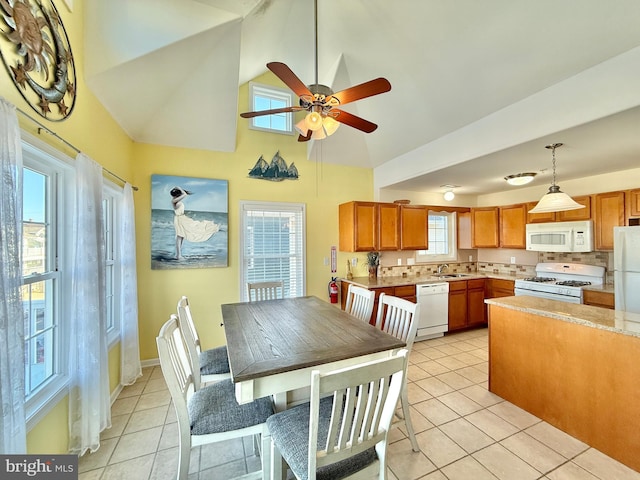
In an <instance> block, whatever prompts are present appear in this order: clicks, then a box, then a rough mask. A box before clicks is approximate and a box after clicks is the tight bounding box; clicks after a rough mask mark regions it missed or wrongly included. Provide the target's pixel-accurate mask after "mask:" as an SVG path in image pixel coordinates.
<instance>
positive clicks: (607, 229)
mask: <svg viewBox="0 0 640 480" xmlns="http://www.w3.org/2000/svg"><path fill="white" fill-rule="evenodd" d="M593 198H594V203H595V215H594V237H595V248H596V250H613V227H620V226H623V225H624V224H625V214H624V192H608V193H598V194H596V195H594V196H593Z"/></svg>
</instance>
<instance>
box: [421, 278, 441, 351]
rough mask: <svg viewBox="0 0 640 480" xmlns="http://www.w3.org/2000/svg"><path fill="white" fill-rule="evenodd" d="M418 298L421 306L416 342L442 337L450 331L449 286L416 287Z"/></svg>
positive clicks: (436, 284) (427, 285) (426, 285)
mask: <svg viewBox="0 0 640 480" xmlns="http://www.w3.org/2000/svg"><path fill="white" fill-rule="evenodd" d="M416 298H417V302H418V303H419V304H420V316H419V318H418V331H417V333H416V341H420V340H427V339H429V338H436V337H442V336H443V335H444V333H445V332H446V331H448V330H449V284H448V283H447V282H442V283H425V284H421V285H416Z"/></svg>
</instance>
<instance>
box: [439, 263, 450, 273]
mask: <svg viewBox="0 0 640 480" xmlns="http://www.w3.org/2000/svg"><path fill="white" fill-rule="evenodd" d="M448 268H449V264H448V263H443V264H442V265H438V273H439V274H440V273H442V271H443V270H447V269H448Z"/></svg>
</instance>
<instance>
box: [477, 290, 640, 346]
mask: <svg viewBox="0 0 640 480" xmlns="http://www.w3.org/2000/svg"><path fill="white" fill-rule="evenodd" d="M485 303H487V304H489V305H496V306H499V307H503V308H508V309H511V310H517V311H520V312H526V313H532V314H535V315H540V316H542V317H549V318H555V319H558V320H562V321H565V322H571V323H577V324H580V325H584V326H587V327H592V328H599V329H602V330H608V331H611V332H616V333H621V334H624V335H631V336H634V337H638V338H640V314H638V313H631V312H623V311H621V310H610V309H608V308H600V307H592V306H590V305H580V304H573V303H566V302H560V301H558V300H549V299H545V298H538V297H530V296H527V295H521V296H517V297H502V298H487V299H486V300H485Z"/></svg>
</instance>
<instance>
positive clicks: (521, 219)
mask: <svg viewBox="0 0 640 480" xmlns="http://www.w3.org/2000/svg"><path fill="white" fill-rule="evenodd" d="M499 220H500V246H501V247H502V248H526V246H527V243H526V235H525V230H526V225H527V205H526V204H524V203H521V204H518V205H508V206H505V207H500V216H499Z"/></svg>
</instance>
